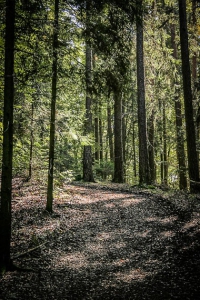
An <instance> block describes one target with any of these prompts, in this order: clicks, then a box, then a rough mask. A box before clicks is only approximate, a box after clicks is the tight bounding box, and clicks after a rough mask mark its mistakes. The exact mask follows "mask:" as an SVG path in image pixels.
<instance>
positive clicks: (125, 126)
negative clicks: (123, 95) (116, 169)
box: [122, 103, 127, 182]
mask: <svg viewBox="0 0 200 300" xmlns="http://www.w3.org/2000/svg"><path fill="white" fill-rule="evenodd" d="M125 116H126V111H125V103H124V104H123V105H122V147H123V165H124V182H126V153H127V152H126V135H127V132H126V131H127V124H126V117H125Z"/></svg>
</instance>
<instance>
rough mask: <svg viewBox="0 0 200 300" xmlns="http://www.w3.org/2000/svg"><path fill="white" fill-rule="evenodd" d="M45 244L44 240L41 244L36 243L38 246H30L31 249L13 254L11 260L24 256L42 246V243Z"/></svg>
mask: <svg viewBox="0 0 200 300" xmlns="http://www.w3.org/2000/svg"><path fill="white" fill-rule="evenodd" d="M45 244H46V242H45V243H43V244H40V245H38V246H36V247H34V248H31V249H29V250H27V251H25V252H22V253H19V254H17V255H15V256H14V257H13V258H12V260H15V259H17V258H19V257H23V256H26V255H27V254H30V253H31V252H33V251H35V250H37V249H39V248H41V247H42V246H43V245H45Z"/></svg>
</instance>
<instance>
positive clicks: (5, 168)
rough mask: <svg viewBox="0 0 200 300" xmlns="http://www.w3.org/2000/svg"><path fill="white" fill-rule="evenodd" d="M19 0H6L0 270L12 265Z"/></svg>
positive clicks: (1, 272) (2, 270) (7, 268)
mask: <svg viewBox="0 0 200 300" xmlns="http://www.w3.org/2000/svg"><path fill="white" fill-rule="evenodd" d="M14 28H15V0H6V34H5V73H4V115H3V158H2V179H1V202H0V243H1V246H0V274H3V273H4V272H6V271H7V270H9V269H10V268H11V265H12V263H11V259H10V240H11V198H12V157H13V103H14V36H15V35H14Z"/></svg>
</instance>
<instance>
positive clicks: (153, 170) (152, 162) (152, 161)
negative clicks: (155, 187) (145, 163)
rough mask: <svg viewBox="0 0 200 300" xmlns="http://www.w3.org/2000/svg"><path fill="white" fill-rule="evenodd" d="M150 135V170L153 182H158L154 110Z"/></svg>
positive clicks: (149, 125)
mask: <svg viewBox="0 0 200 300" xmlns="http://www.w3.org/2000/svg"><path fill="white" fill-rule="evenodd" d="M148 137H149V147H148V157H149V171H150V178H151V181H152V182H154V183H155V182H156V168H155V154H154V153H155V151H154V112H152V113H151V116H150V118H149V122H148Z"/></svg>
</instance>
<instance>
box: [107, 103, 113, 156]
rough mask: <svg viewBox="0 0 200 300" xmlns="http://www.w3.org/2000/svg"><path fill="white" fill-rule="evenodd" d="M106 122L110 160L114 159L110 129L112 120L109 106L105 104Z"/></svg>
mask: <svg viewBox="0 0 200 300" xmlns="http://www.w3.org/2000/svg"><path fill="white" fill-rule="evenodd" d="M107 124H108V129H107V130H108V143H109V149H110V160H111V161H113V160H114V147H113V131H112V120H111V107H110V104H109V103H108V104H107Z"/></svg>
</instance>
